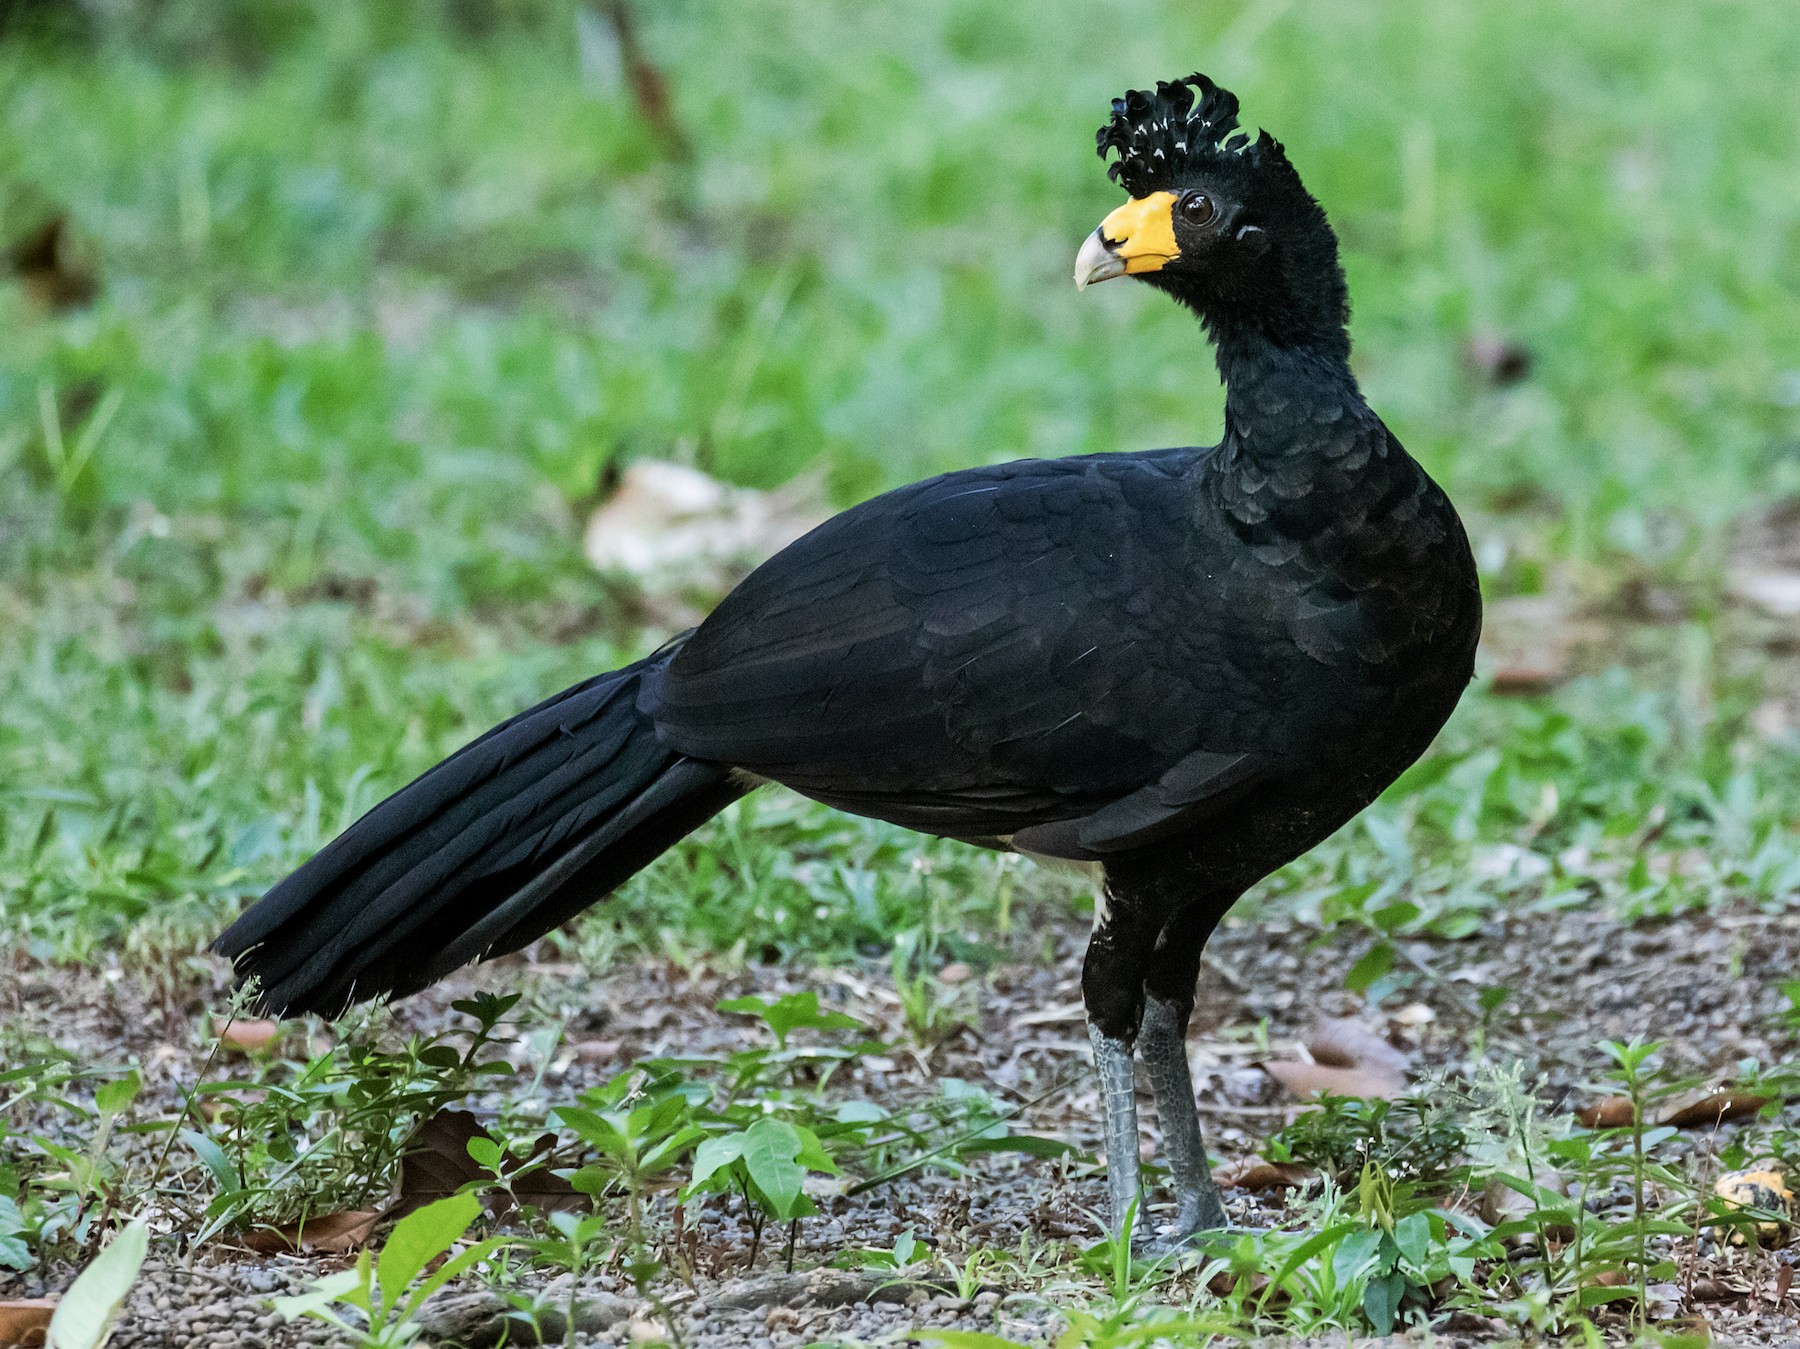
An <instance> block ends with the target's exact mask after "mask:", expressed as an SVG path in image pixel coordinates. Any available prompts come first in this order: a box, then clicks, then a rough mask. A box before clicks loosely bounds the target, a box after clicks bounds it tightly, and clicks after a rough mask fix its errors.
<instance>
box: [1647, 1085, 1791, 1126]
mask: <svg viewBox="0 0 1800 1349" xmlns="http://www.w3.org/2000/svg"><path fill="white" fill-rule="evenodd" d="M1768 1103H1769V1098H1768V1097H1767V1096H1755V1095H1752V1094H1751V1093H1750V1092H1747V1091H1731V1090H1725V1091H1709V1092H1706V1093H1705V1094H1704V1095H1702V1096H1700V1097H1699V1098H1698V1099H1695V1098H1693V1097H1675V1098H1673V1099H1671V1100H1669V1101H1666V1102H1664V1103H1663V1104H1662V1106H1661V1108H1660V1109H1659V1110H1658V1112H1657V1123H1658V1124H1672V1125H1674V1126H1675V1127H1676V1128H1677V1129H1696V1128H1705V1127H1709V1126H1711V1125H1714V1124H1723V1123H1724V1122H1725V1121H1726V1120H1734V1119H1742V1118H1743V1117H1744V1116H1745V1115H1754V1114H1755V1113H1756V1112H1757V1111H1758V1110H1761V1109H1762V1108H1763V1107H1764V1106H1765V1105H1767V1104H1768Z"/></svg>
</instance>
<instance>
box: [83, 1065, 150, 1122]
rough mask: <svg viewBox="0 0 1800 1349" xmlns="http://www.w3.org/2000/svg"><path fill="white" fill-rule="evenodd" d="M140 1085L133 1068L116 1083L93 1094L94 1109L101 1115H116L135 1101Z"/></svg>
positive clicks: (108, 1084)
mask: <svg viewBox="0 0 1800 1349" xmlns="http://www.w3.org/2000/svg"><path fill="white" fill-rule="evenodd" d="M142 1085H143V1083H142V1082H141V1081H140V1080H139V1078H138V1075H137V1069H135V1068H134V1069H132V1070H131V1071H130V1072H129V1073H126V1074H125V1076H124V1077H122V1078H120V1079H119V1080H118V1081H117V1082H108V1083H106V1084H105V1085H104V1086H102V1087H100V1088H98V1089H97V1090H96V1091H95V1092H94V1109H96V1110H98V1111H99V1112H100V1113H101V1114H103V1115H116V1114H118V1113H119V1112H120V1111H121V1110H123V1109H124V1108H125V1107H126V1106H128V1105H130V1104H131V1103H132V1102H133V1101H135V1100H136V1099H137V1094H138V1088H139V1087H140V1086H142Z"/></svg>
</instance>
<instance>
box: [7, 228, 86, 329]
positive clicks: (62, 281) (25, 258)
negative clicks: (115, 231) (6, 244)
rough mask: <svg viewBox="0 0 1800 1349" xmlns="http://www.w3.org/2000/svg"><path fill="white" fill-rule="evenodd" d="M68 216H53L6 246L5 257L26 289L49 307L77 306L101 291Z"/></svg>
mask: <svg viewBox="0 0 1800 1349" xmlns="http://www.w3.org/2000/svg"><path fill="white" fill-rule="evenodd" d="M85 253H86V250H84V249H83V248H82V246H81V245H80V243H79V242H78V241H77V239H76V238H75V233H74V231H73V230H72V229H71V228H70V226H69V220H68V217H67V216H62V215H58V216H53V217H51V218H50V219H49V220H47V221H45V222H44V223H43V224H42V225H40V226H38V227H37V228H36V229H34V230H33V231H31V233H29V234H27V235H25V236H24V237H23V238H22V239H20V240H19V241H18V242H17V243H15V244H14V245H13V246H12V247H11V248H10V249H9V250H7V255H8V261H9V262H10V263H11V264H12V270H13V274H14V275H15V276H17V277H18V278H19V283H20V284H21V285H22V286H24V288H25V293H26V294H27V295H29V296H30V297H31V298H32V300H34V301H35V302H36V303H37V304H39V305H41V306H42V307H43V308H45V309H49V310H53V311H54V310H62V309H77V308H79V307H80V306H82V305H84V304H89V303H91V302H92V301H93V299H94V297H95V296H96V295H98V294H99V293H100V277H99V273H98V272H97V271H96V269H95V267H94V265H93V260H92V258H91V257H88V256H85V255H84V254H85Z"/></svg>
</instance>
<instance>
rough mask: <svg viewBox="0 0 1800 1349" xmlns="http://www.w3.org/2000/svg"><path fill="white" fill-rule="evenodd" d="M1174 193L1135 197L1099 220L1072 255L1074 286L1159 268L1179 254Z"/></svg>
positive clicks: (1077, 287) (1083, 288) (1154, 193)
mask: <svg viewBox="0 0 1800 1349" xmlns="http://www.w3.org/2000/svg"><path fill="white" fill-rule="evenodd" d="M1174 207H1175V194H1174V193H1173V192H1152V193H1151V194H1150V195H1149V196H1147V197H1136V198H1134V199H1133V200H1131V201H1128V202H1126V203H1125V204H1124V205H1123V206H1121V207H1120V208H1119V209H1118V210H1116V211H1114V212H1113V213H1112V214H1111V215H1109V216H1107V217H1106V219H1105V220H1102V221H1101V222H1100V228H1099V229H1097V230H1095V231H1094V232H1093V233H1092V234H1090V235H1088V237H1087V241H1086V242H1085V243H1083V244H1082V245H1081V252H1079V253H1077V254H1076V255H1075V289H1076V290H1085V289H1086V288H1087V287H1088V285H1089V284H1091V283H1092V282H1095V281H1110V280H1112V278H1113V277H1115V276H1127V275H1130V276H1136V275H1138V274H1139V273H1141V272H1155V271H1160V270H1161V269H1162V268H1163V267H1165V266H1166V265H1168V264H1169V263H1170V262H1173V261H1174V260H1175V259H1176V258H1178V257H1180V256H1181V248H1180V246H1179V245H1178V244H1177V243H1176V242H1175V216H1174V214H1173V212H1174Z"/></svg>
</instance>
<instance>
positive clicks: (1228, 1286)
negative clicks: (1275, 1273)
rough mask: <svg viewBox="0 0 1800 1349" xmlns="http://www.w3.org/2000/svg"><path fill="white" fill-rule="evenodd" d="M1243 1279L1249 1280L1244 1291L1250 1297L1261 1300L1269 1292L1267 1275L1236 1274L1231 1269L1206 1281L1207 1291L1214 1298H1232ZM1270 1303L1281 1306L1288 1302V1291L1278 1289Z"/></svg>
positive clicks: (1220, 1272)
mask: <svg viewBox="0 0 1800 1349" xmlns="http://www.w3.org/2000/svg"><path fill="white" fill-rule="evenodd" d="M1241 1279H1248V1280H1249V1283H1248V1284H1247V1285H1246V1286H1245V1289H1244V1291H1245V1293H1246V1294H1248V1295H1249V1296H1250V1297H1256V1298H1259V1297H1261V1296H1262V1295H1263V1294H1264V1293H1266V1292H1268V1289H1269V1276H1268V1275H1267V1274H1258V1273H1254V1272H1252V1273H1250V1274H1236V1273H1233V1272H1232V1271H1231V1270H1229V1269H1222V1270H1220V1271H1219V1272H1218V1273H1217V1274H1214V1275H1213V1276H1212V1278H1210V1279H1208V1280H1207V1281H1206V1291H1207V1292H1209V1293H1211V1294H1212V1295H1213V1296H1214V1297H1230V1296H1231V1294H1232V1292H1233V1291H1234V1290H1235V1289H1236V1288H1237V1286H1238V1282H1239V1280H1241ZM1269 1301H1270V1302H1271V1304H1273V1305H1280V1304H1281V1303H1283V1302H1285V1301H1287V1294H1286V1290H1285V1289H1281V1288H1277V1289H1276V1290H1275V1292H1274V1293H1273V1294H1272V1295H1271V1297H1270V1299H1269Z"/></svg>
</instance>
